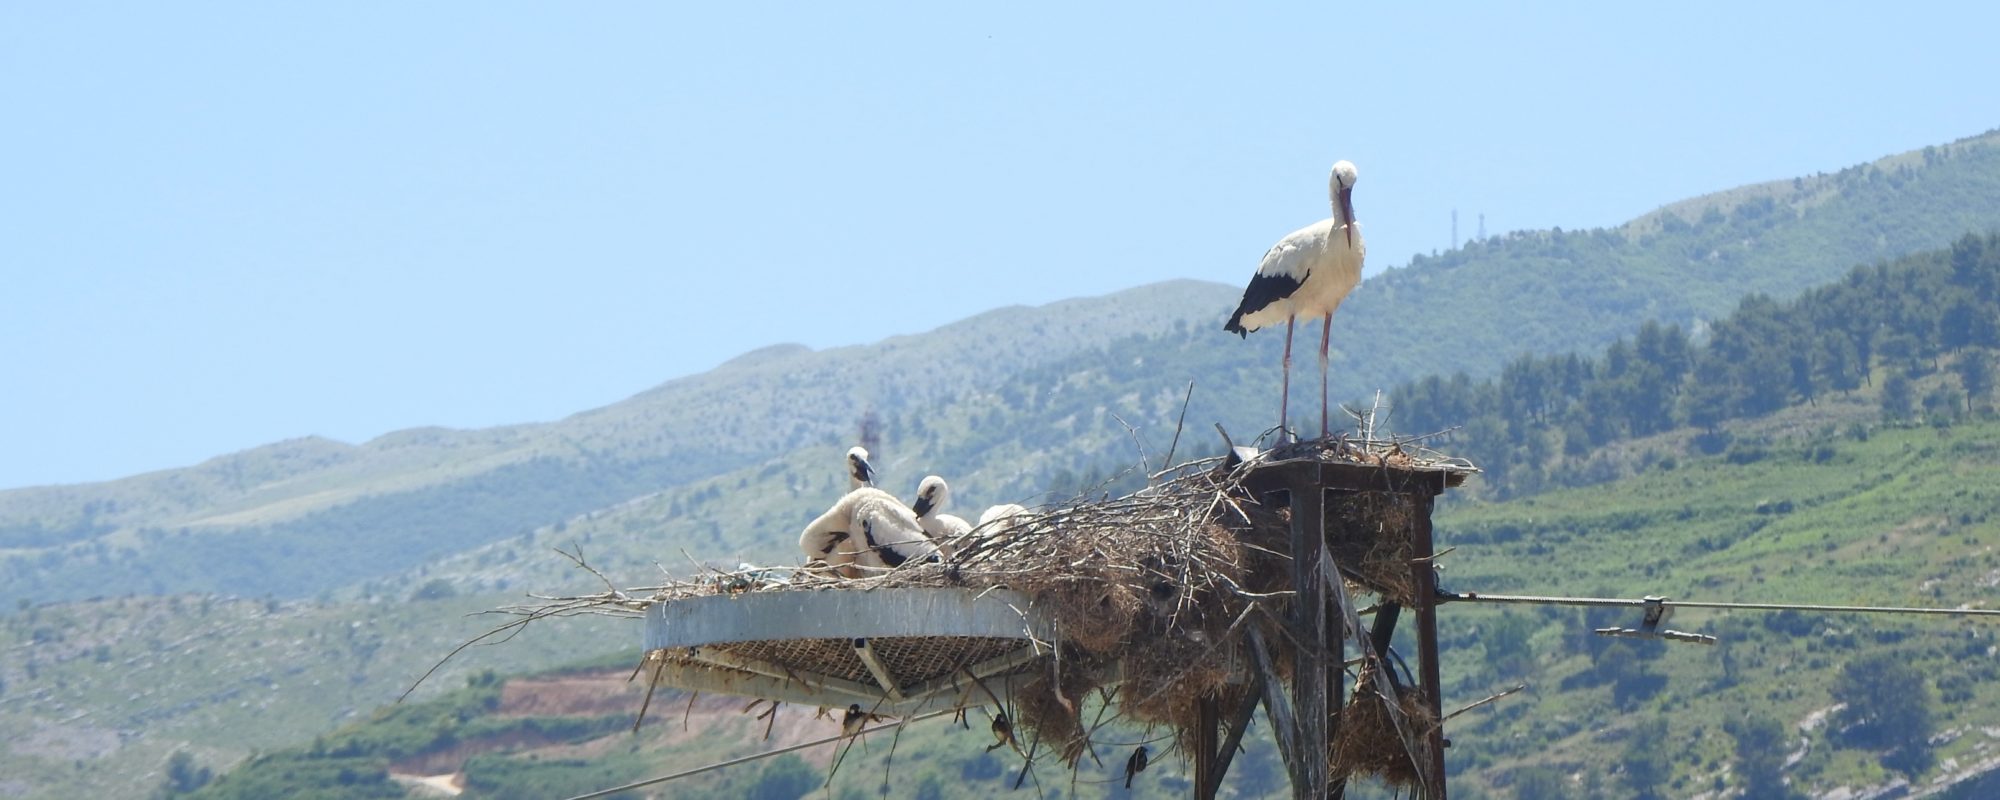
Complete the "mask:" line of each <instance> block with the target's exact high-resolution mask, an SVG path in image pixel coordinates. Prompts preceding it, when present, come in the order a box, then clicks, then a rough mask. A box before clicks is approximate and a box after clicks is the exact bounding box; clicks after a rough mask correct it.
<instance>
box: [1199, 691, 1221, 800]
mask: <svg viewBox="0 0 2000 800" xmlns="http://www.w3.org/2000/svg"><path fill="white" fill-rule="evenodd" d="M1220 716H1221V715H1220V714H1218V713H1217V712H1216V708H1215V695H1212V694H1208V695H1202V697H1201V699H1200V700H1198V701H1196V706H1195V723H1194V796H1195V798H1196V800H1215V790H1216V787H1219V786H1220V785H1221V784H1222V775H1221V774H1220V771H1219V770H1217V769H1216V767H1217V766H1218V765H1217V764H1216V753H1217V751H1216V747H1215V734H1216V730H1215V727H1216V725H1217V723H1218V722H1219V721H1220V720H1219V719H1218V717H1220Z"/></svg>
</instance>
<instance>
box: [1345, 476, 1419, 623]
mask: <svg viewBox="0 0 2000 800" xmlns="http://www.w3.org/2000/svg"><path fill="white" fill-rule="evenodd" d="M1417 503H1418V501H1417V500H1416V499H1415V498H1413V497H1411V496H1410V495H1406V494H1393V493H1390V492H1336V493H1334V495H1333V496H1332V497H1330V498H1328V500H1327V504H1326V517H1325V520H1326V542H1327V547H1328V551H1329V554H1330V555H1332V556H1333V560H1334V563H1337V564H1340V565H1341V567H1342V568H1343V569H1342V571H1343V572H1344V573H1346V575H1347V576H1348V577H1349V578H1352V579H1353V580H1354V581H1355V582H1356V583H1358V584H1360V585H1361V587H1362V588H1363V589H1366V590H1367V591H1370V592H1374V593H1375V594H1378V595H1381V596H1382V599H1384V600H1391V601H1394V602H1397V603H1401V604H1404V605H1410V604H1412V603H1414V602H1415V601H1416V592H1417V587H1416V579H1415V578H1413V577H1412V576H1411V574H1410V559H1411V558H1412V557H1413V556H1414V555H1415V550H1414V549H1413V547H1412V545H1411V541H1410V540H1411V535H1412V532H1413V529H1414V528H1415V527H1416V521H1417V513H1418V509H1417Z"/></svg>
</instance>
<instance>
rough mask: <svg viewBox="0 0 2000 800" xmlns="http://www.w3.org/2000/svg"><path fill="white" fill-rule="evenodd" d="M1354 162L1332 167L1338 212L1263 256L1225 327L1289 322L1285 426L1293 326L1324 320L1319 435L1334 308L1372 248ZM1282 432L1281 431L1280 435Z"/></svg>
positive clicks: (1241, 329) (1281, 419)
mask: <svg viewBox="0 0 2000 800" xmlns="http://www.w3.org/2000/svg"><path fill="white" fill-rule="evenodd" d="M1355 178H1356V175H1355V172H1354V164H1353V163H1352V162H1349V161H1341V162H1339V163H1336V164H1334V165H1333V175H1332V176H1331V177H1330V178H1329V179H1328V180H1327V193H1328V195H1330V199H1331V201H1332V203H1333V216H1331V217H1328V218H1326V219H1323V220H1320V221H1318V222H1315V223H1313V224H1311V225H1307V226H1305V227H1303V228H1300V229H1298V230H1296V231H1292V232H1291V233H1289V234H1286V236H1285V238H1283V239H1279V240H1278V244H1277V245H1276V246H1274V247H1272V248H1271V249H1270V251H1269V252H1267V253H1265V254H1264V262H1263V263H1262V264H1259V265H1257V274H1256V276H1255V277H1252V278H1251V279H1250V286H1249V287H1248V288H1246V289H1244V290H1243V302H1242V303H1241V304H1239V305H1238V306H1237V307H1236V313H1235V314H1232V315H1230V317H1229V322H1227V323H1225V324H1224V325H1223V326H1222V329H1223V330H1226V331H1228V332H1230V333H1234V334H1237V335H1239V336H1245V337H1247V336H1249V335H1250V332H1251V331H1254V330H1258V329H1260V328H1264V327H1267V326H1270V325H1275V324H1277V322H1278V321H1279V320H1284V321H1285V361H1284V367H1283V370H1284V376H1285V377H1284V384H1283V389H1282V390H1281V391H1282V392H1283V393H1284V394H1283V396H1282V397H1280V398H1279V400H1278V429H1279V430H1280V431H1283V430H1284V429H1285V412H1286V409H1287V405H1288V404H1289V402H1290V400H1291V394H1292V328H1293V326H1294V325H1296V324H1297V322H1298V318H1299V317H1306V318H1308V319H1310V318H1312V317H1315V316H1316V317H1319V318H1320V331H1319V433H1320V435H1321V436H1325V435H1327V433H1328V428H1327V419H1326V409H1327V404H1326V348H1327V342H1328V333H1329V328H1331V327H1332V325H1333V312H1334V310H1335V309H1338V308H1340V301H1342V300H1345V299H1347V294H1348V293H1349V292H1352V291H1354V287H1355V286H1356V285H1358V284H1360V283H1361V259H1362V256H1363V255H1364V254H1365V253H1366V252H1367V248H1366V246H1364V244H1363V243H1362V240H1361V226H1360V224H1359V223H1357V222H1355V221H1354V181H1355ZM1280 435H1281V436H1282V435H1283V434H1282V433H1281V434H1280Z"/></svg>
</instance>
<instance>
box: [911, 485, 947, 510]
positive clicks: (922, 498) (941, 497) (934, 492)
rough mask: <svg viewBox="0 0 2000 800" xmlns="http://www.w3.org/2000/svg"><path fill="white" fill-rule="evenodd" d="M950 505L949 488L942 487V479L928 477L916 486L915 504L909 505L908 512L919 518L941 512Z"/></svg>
mask: <svg viewBox="0 0 2000 800" xmlns="http://www.w3.org/2000/svg"><path fill="white" fill-rule="evenodd" d="M950 504H951V488H950V487H947V486H945V485H944V479H943V478H940V477H938V476H936V475H930V476H926V477H925V478H924V480H923V482H922V483H919V484H917V502H915V503H911V504H910V510H911V511H914V512H917V516H919V517H921V516H924V515H925V514H929V513H931V512H933V511H943V510H944V508H945V506H948V505H950Z"/></svg>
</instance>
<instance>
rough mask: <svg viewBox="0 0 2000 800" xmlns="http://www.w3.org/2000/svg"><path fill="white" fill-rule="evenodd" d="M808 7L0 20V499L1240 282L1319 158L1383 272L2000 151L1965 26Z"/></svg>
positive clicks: (1832, 10) (169, 11) (1976, 48)
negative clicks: (1122, 297) (1476, 249)
mask: <svg viewBox="0 0 2000 800" xmlns="http://www.w3.org/2000/svg"><path fill="white" fill-rule="evenodd" d="M797 5H802V6H806V8H803V9H801V8H794V7H790V6H787V5H769V6H766V5H758V4H751V3H716V4H687V3H644V4H635V3H566V4H554V5H551V4H525V3H460V4H432V3H378V4H371V3H328V4H313V6H312V7H307V5H306V4H272V3H243V4H240V5H234V6H217V5H210V4H199V3H130V4H122V5H102V4H95V3H83V2H61V3H34V4H15V5H13V6H11V7H10V8H8V9H7V10H6V11H5V12H0V109H4V110H5V111H4V113H5V120H6V122H5V124H0V374H4V376H5V381H4V383H0V487H11V486H22V485H31V484H42V483H56V482H74V481H84V480H98V479H106V478H113V477H118V476H123V475H127V474H131V473H135V472H140V471H144V470H150V469H159V468H165V467H171V466H180V465H186V464H192V463H195V462H198V461H200V460H202V459H205V458H207V457H210V456H213V455H218V454H221V453H225V452H229V451H232V450H237V449H241V448H245V447H250V446H254V445H257V444H261V443H265V442H270V441H275V440H278V439H284V438H289V437H295V436H303V435H308V434H318V435H324V436H330V437H333V438H337V439H341V440H344V441H350V442H360V441H365V440H367V439H368V438H370V437H373V436H376V435H379V434H382V433H385V432H388V431H391V430H395V429H398V428H404V427H411V426H417V425H447V426H454V427H475V426H486V425H494V424H502V423H513V422H528V421H537V420H548V419H555V418H559V417H561V416H564V415H567V414H569V413H573V412H576V411H580V410H583V409H586V408H590V407H594V406H598V405H603V404H606V403H610V402H614V401H616V400H618V399H621V398H623V397H625V396H628V395H630V394H632V393H634V392H637V391H640V390H643V389H645V388H647V387H649V386H652V385H655V384H657V383H659V382H661V381H664V380H667V379H669V378H672V377H675V376H679V375H685V374H688V373H691V372H698V371H701V370H704V369H707V368H709V367H712V366H714V365H715V364H717V363H720V362H722V361H724V360H727V359H728V358H730V357H731V356H734V355H736V354H738V353H741V352H743V351H746V350H749V349H752V348H756V347H760V346H763V345H767V344H772V343H777V342H792V341H796V342H804V343H806V344H809V345H812V346H814V347H826V346H833V345H842V344H855V343H861V342H868V341H874V340H877V339H880V338H882V337H884V336H888V335H891V334H897V333H912V332H918V331H923V330H927V329H929V328H932V327H935V326H938V325H941V324H944V323H947V322H950V321H952V320H956V319H959V318H962V317H965V316H968V315H970V314H973V313H976V312H979V311H982V310H985V309H989V308H992V307H995V306H999V305H1004V304H1010V303H1041V302H1047V301H1051V300H1056V299H1060V298H1064V297H1072V296H1077V295H1085V294H1099V293H1104V292H1109V291H1114V290H1117V289H1121V288H1126V287H1130V286H1134V285H1139V284H1143V283H1147V282H1151V281H1156V280H1161V279H1167V278H1180V277H1189V278H1202V279H1207V280H1214V281H1222V282H1227V283H1232V284H1235V283H1241V282H1243V281H1244V280H1245V279H1246V278H1247V277H1248V275H1249V273H1250V271H1251V270H1252V269H1254V267H1255V265H1256V262H1257V258H1258V256H1259V255H1260V254H1262V252H1263V250H1264V248H1265V247H1266V246H1268V245H1269V244H1270V243H1271V242H1272V241H1274V240H1275V239H1276V238H1277V237H1278V236H1280V235H1282V234H1284V233H1285V232H1287V231H1290V230H1291V229H1293V228H1295V227H1298V226H1300V225H1303V224H1305V223H1308V222H1311V221H1312V220H1314V219H1317V218H1319V217H1321V216H1324V215H1325V214H1326V210H1327V209H1326V201H1325V187H1326V172H1327V167H1328V165H1330V164H1331V163H1332V162H1333V161H1335V160H1337V159H1341V158H1347V159H1351V160H1353V161H1354V162H1356V163H1357V164H1358V165H1359V166H1360V171H1361V182H1360V185H1359V188H1358V189H1357V191H1356V196H1355V197H1356V199H1355V205H1356V207H1357V211H1358V216H1359V217H1360V218H1361V220H1362V221H1363V223H1364V226H1365V227H1366V229H1367V231H1368V243H1369V252H1370V268H1371V270H1379V269H1382V268H1388V267H1395V266H1400V265H1402V264H1404V263H1407V261H1408V260H1409V257H1410V255H1411V254H1412V253H1416V252H1425V251H1430V250H1433V249H1440V248H1444V247H1446V246H1448V239H1449V236H1450V214H1451V211H1452V209H1454V208H1456V209H1458V210H1459V211H1460V219H1461V221H1460V230H1461V232H1462V234H1463V235H1465V236H1470V235H1471V234H1472V232H1473V230H1474V228H1475V226H1476V224H1477V215H1478V214H1479V213H1480V212H1484V213H1485V214H1486V215H1487V221H1486V224H1487V228H1488V231H1489V232H1490V233H1499V232H1502V231H1506V230H1511V229H1523V228H1542V227H1549V226H1562V227H1564V228H1580V227H1590V226H1599V225H1609V224H1615V223H1617V222H1620V221H1623V220H1625V219H1627V218H1630V217H1632V216H1636V215H1638V214H1641V213H1644V212H1646V211H1648V210H1650V209H1652V208H1655V207H1657V206H1659V205H1662V204H1664V203H1667V202H1670V201H1673V200H1676V199H1680V198H1683V197H1687V196H1691V195H1695V194H1700V193H1703V192H1707V191H1712V190H1716V189H1721V188H1726V187H1729V186H1733V185H1737V184H1742V183H1747V182H1753V181H1759V180H1768V179H1774V178H1784V177H1790V176H1793V175H1797V174H1802V173H1811V172H1814V171H1818V170H1827V171H1831V170H1834V169H1838V168H1840V167H1843V166H1848V165H1851V164H1854V163H1858V162H1861V161H1865V160H1869V159H1872V158H1875V157H1878V156H1882V155H1886V154H1889V153H1892V152H1897V151H1902V150H1907V149H1912V148H1917V147H1922V146H1924V145H1926V144H1934V143H1939V142H1943V141H1947V140H1950V139H1954V138H1958V137H1962V136H1968V135H1972V134H1975V133H1979V132H1981V131H1984V130H1987V129H1990V128H1993V127H1996V126H2000V81H1995V80H1994V76H1996V75H2000V48H1996V47H1994V46H1993V43H1992V38H1991V37H1992V31H1994V30H1995V29H1996V27H2000V26H1997V25H1996V23H2000V11H1995V10H1994V9H1995V7H1993V6H1991V5H1989V4H1971V3H1965V4H1954V5H1951V6H1944V7H1937V8H1930V9H1915V8H1911V7H1904V6H1898V7H1896V8H1894V9H1891V8H1888V7H1885V6H1882V5H1880V4H1879V3H1878V4H1853V5H1847V6H1833V5H1828V4H1824V3H1772V4H1738V5H1754V6H1755V7H1754V8H1749V9H1744V8H1738V7H1735V5H1730V4H1695V5H1693V6H1689V5H1687V4H1668V5H1661V4H1608V5H1607V4H1564V5H1562V6H1560V7H1546V8H1545V7H1536V8H1527V9H1519V10H1501V9H1495V8H1490V7H1484V6H1477V7H1475V6H1467V7H1461V8H1457V9H1443V8H1440V7H1436V6H1432V5H1430V4H1425V6H1424V10H1423V11H1417V10H1413V9H1409V8H1407V7H1398V8H1395V9H1392V10H1379V11H1370V10H1356V11H1340V12H1335V11H1330V10H1327V7H1328V6H1330V5H1332V4H1325V3H1308V4H1299V5H1296V6H1293V7H1289V8H1266V7H1265V4H1250V6H1251V8H1250V9H1249V10H1232V11H1226V12H1225V11H1218V10H1215V9H1213V8H1211V7H1210V5H1211V4H1199V5H1194V6H1175V5H1163V4H1160V3H1145V4H1135V5H1130V6H1124V7H1118V8H1112V7H1109V6H1103V5H1100V4H1094V3H1062V4H1051V5H1037V6H1029V5H1025V4H1016V3H990V4H980V5H978V7H976V8H969V9H962V8H958V7H957V6H959V5H961V4H950V3H934V2H933V3H912V4H909V5H907V6H903V7H881V6H872V5H861V4H854V3H838V4H797ZM1405 5H1407V4H1405ZM1227 311H1228V309H1224V308H1218V309H1216V314H1217V319H1218V321H1219V320H1220V319H1221V318H1222V317H1223V316H1225V315H1226V312H1227ZM1217 335H1222V334H1220V333H1218V334H1217Z"/></svg>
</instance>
